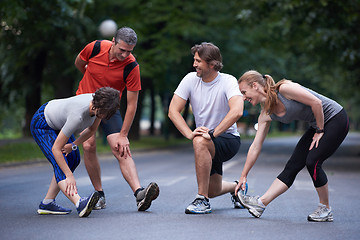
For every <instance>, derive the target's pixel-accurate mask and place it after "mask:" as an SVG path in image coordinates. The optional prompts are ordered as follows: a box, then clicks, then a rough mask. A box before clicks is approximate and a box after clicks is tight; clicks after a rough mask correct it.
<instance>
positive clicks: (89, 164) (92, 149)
mask: <svg viewBox="0 0 360 240" xmlns="http://www.w3.org/2000/svg"><path fill="white" fill-rule="evenodd" d="M83 149H84V163H85V167H86V170H87V172H88V174H89V177H90V180H91V183H92V185H93V186H94V188H95V190H96V191H102V190H103V189H102V185H101V169H100V164H99V159H98V157H97V155H96V137H95V134H94V135H93V136H91V137H90V138H89V139H88V140H86V141H85V142H84V143H83Z"/></svg>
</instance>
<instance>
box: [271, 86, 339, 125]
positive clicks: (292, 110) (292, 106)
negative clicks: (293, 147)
mask: <svg viewBox="0 0 360 240" xmlns="http://www.w3.org/2000/svg"><path fill="white" fill-rule="evenodd" d="M303 88H304V89H306V90H307V91H309V92H310V93H311V94H313V95H314V96H315V97H317V98H319V99H320V100H321V101H322V106H323V111H324V123H327V122H328V121H329V120H330V119H331V118H332V117H334V116H335V115H336V114H337V113H339V112H340V111H341V110H342V109H343V107H342V106H341V105H340V104H338V103H337V102H335V101H334V100H332V99H330V98H327V97H325V96H323V95H321V94H319V93H317V92H314V91H313V90H311V89H308V88H305V87H303ZM277 96H278V98H279V100H280V101H281V102H282V103H283V104H284V106H285V109H286V113H285V115H284V116H282V117H279V116H277V115H275V114H271V115H270V117H271V119H272V120H275V121H279V122H282V123H290V122H292V121H294V120H302V121H305V122H308V123H309V124H310V126H311V127H313V128H316V119H315V116H314V113H313V112H312V110H311V107H310V106H308V105H305V104H303V103H300V102H297V101H294V100H289V99H287V98H285V97H284V96H283V95H281V93H280V92H278V93H277Z"/></svg>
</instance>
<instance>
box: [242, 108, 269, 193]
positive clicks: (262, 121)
mask: <svg viewBox="0 0 360 240" xmlns="http://www.w3.org/2000/svg"><path fill="white" fill-rule="evenodd" d="M270 124H271V118H270V116H269V115H267V114H266V113H265V112H264V111H262V112H261V114H260V116H259V118H258V130H257V132H256V135H255V138H254V141H253V142H252V144H251V146H250V148H249V151H248V154H247V157H246V162H245V165H244V168H243V170H242V173H241V176H240V180H239V184H238V185H237V186H236V189H235V192H237V191H238V190H239V189H240V187H242V189H243V190H245V183H246V182H247V175H248V174H249V172H250V170H251V168H252V167H253V166H254V164H255V162H256V160H257V159H258V157H259V154H260V152H261V148H262V145H263V143H264V140H265V138H266V135H267V134H268V132H269V128H270Z"/></svg>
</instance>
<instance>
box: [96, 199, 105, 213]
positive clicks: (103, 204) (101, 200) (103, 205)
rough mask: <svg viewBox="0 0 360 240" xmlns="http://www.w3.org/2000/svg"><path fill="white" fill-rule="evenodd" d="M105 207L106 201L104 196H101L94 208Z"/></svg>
mask: <svg viewBox="0 0 360 240" xmlns="http://www.w3.org/2000/svg"><path fill="white" fill-rule="evenodd" d="M104 208H106V201H105V196H101V197H100V198H99V201H97V203H96V205H95V207H94V210H100V209H104Z"/></svg>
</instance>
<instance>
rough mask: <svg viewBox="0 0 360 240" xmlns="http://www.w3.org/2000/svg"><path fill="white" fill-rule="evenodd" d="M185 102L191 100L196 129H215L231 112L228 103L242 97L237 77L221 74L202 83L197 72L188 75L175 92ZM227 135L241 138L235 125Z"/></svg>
mask: <svg viewBox="0 0 360 240" xmlns="http://www.w3.org/2000/svg"><path fill="white" fill-rule="evenodd" d="M175 94H176V95H177V96H179V97H181V98H182V99H184V100H186V101H187V100H188V99H189V100H190V104H191V107H192V111H193V114H194V117H195V123H196V127H201V126H205V127H207V128H209V129H214V128H215V127H217V126H218V125H219V123H220V122H221V121H222V120H223V119H224V117H225V115H226V114H227V113H228V112H229V110H230V107H229V103H228V101H229V100H230V98H231V97H233V96H242V95H241V93H240V90H239V86H238V83H237V80H236V78H235V77H233V76H231V75H229V74H225V73H220V72H219V74H218V76H217V77H216V78H215V79H214V80H213V81H211V82H209V83H207V82H204V81H202V78H200V77H198V76H197V75H196V72H191V73H188V74H187V75H186V76H185V77H184V78H183V79H182V81H181V82H180V84H179V86H178V87H177V89H176V90H175ZM226 133H230V134H233V135H235V136H240V135H239V133H238V131H237V126H236V123H234V124H233V125H232V126H231V127H230V128H229V129H228V130H226Z"/></svg>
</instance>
